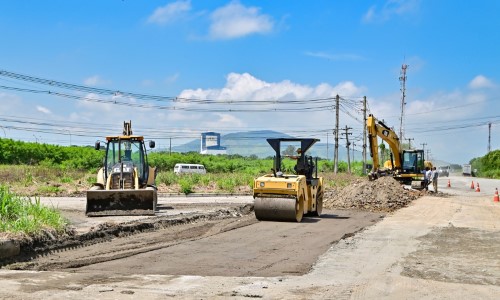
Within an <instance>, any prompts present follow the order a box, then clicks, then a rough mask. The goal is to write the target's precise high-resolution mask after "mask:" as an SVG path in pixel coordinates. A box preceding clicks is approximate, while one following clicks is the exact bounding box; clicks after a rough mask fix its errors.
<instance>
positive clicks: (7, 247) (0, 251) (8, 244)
mask: <svg viewBox="0 0 500 300" xmlns="http://www.w3.org/2000/svg"><path fill="white" fill-rule="evenodd" d="M19 253H21V246H20V245H19V243H18V242H16V241H13V240H0V258H7V257H12V256H16V255H19Z"/></svg>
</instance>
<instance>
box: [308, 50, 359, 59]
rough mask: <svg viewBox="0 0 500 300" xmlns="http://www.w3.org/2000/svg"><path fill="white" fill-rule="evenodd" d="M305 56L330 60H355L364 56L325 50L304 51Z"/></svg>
mask: <svg viewBox="0 0 500 300" xmlns="http://www.w3.org/2000/svg"><path fill="white" fill-rule="evenodd" d="M305 54H306V55H307V56H312V57H317V58H323V59H326V60H332V61H345V60H347V61H357V60H364V58H363V57H362V56H360V55H357V54H350V53H344V54H331V53H327V52H321V51H320V52H309V51H308V52H306V53H305Z"/></svg>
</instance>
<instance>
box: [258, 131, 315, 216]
mask: <svg viewBox="0 0 500 300" xmlns="http://www.w3.org/2000/svg"><path fill="white" fill-rule="evenodd" d="M318 141H319V139H299V138H273V139H267V142H268V143H269V145H271V147H272V148H273V149H274V151H275V152H276V155H275V157H274V168H273V169H271V170H272V174H266V175H263V176H261V177H258V178H256V179H255V180H254V185H253V198H254V212H255V217H256V218H257V219H258V220H261V221H291V222H300V221H302V217H303V216H313V217H319V216H321V211H322V209H323V191H324V190H323V178H322V177H318V172H317V169H316V165H317V158H316V160H315V161H313V158H312V157H311V156H309V155H306V152H307V150H309V149H310V148H311V147H312V146H313V145H314V144H315V143H316V142H318ZM282 143H300V150H301V151H299V153H298V155H297V156H292V158H294V159H297V164H296V166H295V167H294V170H295V174H284V173H283V172H282V167H281V162H282V154H281V145H282Z"/></svg>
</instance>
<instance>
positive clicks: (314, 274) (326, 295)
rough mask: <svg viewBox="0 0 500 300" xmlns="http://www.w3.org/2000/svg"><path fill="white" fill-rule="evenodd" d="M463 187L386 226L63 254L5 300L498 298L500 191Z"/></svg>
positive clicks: (455, 184) (272, 227) (347, 215)
mask: <svg viewBox="0 0 500 300" xmlns="http://www.w3.org/2000/svg"><path fill="white" fill-rule="evenodd" d="M460 180H462V178H461V177H457V178H453V177H452V187H451V188H449V189H448V190H447V187H446V183H447V180H446V179H444V180H441V181H440V188H441V191H443V192H445V193H446V194H445V195H444V197H436V196H425V197H422V198H420V199H418V200H416V201H414V202H413V203H412V204H411V205H410V206H408V207H406V208H403V209H400V210H398V211H396V212H395V213H393V214H390V215H387V216H386V217H385V218H382V219H381V218H378V216H379V214H371V215H364V216H363V215H362V214H361V215H357V213H356V212H351V211H329V212H327V213H328V215H327V217H326V218H322V219H320V220H318V219H311V220H310V221H309V222H304V223H301V224H293V223H275V222H257V221H255V219H253V218H252V214H250V215H245V214H244V213H243V212H242V214H241V216H238V215H237V214H236V215H235V214H234V213H227V214H226V213H220V218H219V219H217V218H216V217H214V218H213V219H210V218H209V219H207V220H204V221H200V222H192V223H187V224H184V225H181V226H171V227H166V228H164V229H160V230H156V231H152V232H149V233H143V234H137V235H131V236H128V237H126V238H121V239H114V240H112V241H108V242H103V243H102V244H94V245H91V246H88V247H81V248H77V249H74V250H72V251H61V252H58V253H54V254H52V255H47V256H44V257H40V258H38V259H37V260H36V263H35V264H33V265H32V266H28V267H29V268H34V269H37V268H41V269H48V270H50V271H45V272H40V271H26V270H25V271H14V270H5V269H1V270H0V298H9V299H25V298H30V299H63V298H64V299H67V298H78V299H83V298H94V299H95V298H99V299H137V298H141V299H142V298H148V299H164V298H166V297H177V298H180V299H213V298H220V299H222V298H236V299H244V298H266V299H332V298H341V299H347V298H351V299H380V298H391V299H401V298H405V299H426V298H432V299H450V298H458V299H460V298H461V299H497V298H498V295H500V251H499V250H498V245H499V241H500V230H499V229H500V204H499V203H494V202H493V201H492V197H493V191H494V190H490V191H488V189H491V188H492V187H494V186H495V185H497V184H498V183H499V181H488V182H486V181H484V182H481V187H482V191H481V192H475V191H471V190H470V188H467V186H466V184H467V182H468V180H469V179H464V180H463V181H460ZM469 184H470V183H469ZM483 186H484V187H483ZM498 186H500V184H498ZM171 206H172V207H174V208H175V205H174V204H171ZM237 206H238V205H237ZM232 209H235V207H232V208H230V209H227V211H228V212H230V211H234V210H232ZM174 210H175V209H174ZM240 211H241V210H240ZM169 217H171V218H173V217H175V216H169ZM379 219H380V221H379V222H376V220H379ZM362 222H365V223H362ZM375 222H376V223H375ZM369 223H375V224H374V225H373V226H369V227H366V228H365V229H364V230H361V231H359V232H357V233H356V234H355V235H352V236H349V235H348V236H344V239H340V237H341V236H342V232H345V233H348V232H356V231H357V230H358V229H359V228H361V227H363V226H365V225H366V224H369ZM144 237H147V238H144ZM339 239H340V240H339ZM337 241H338V242H337ZM110 249H112V250H113V251H112V253H109V252H108V251H109V250H110ZM122 249H125V250H126V251H125V252H121V250H122ZM127 251H129V252H128V253H127ZM130 251H131V252H130ZM134 251H136V252H134ZM72 253H75V254H76V253H78V255H73V254H72ZM123 253H125V254H123ZM107 256H108V257H109V256H112V258H111V259H108V258H106V257H107ZM99 257H105V259H101V261H102V262H100V263H96V262H97V261H94V262H92V261H91V260H92V259H94V258H96V259H97V258H99ZM89 260H90V263H86V262H89ZM62 262H66V263H62ZM82 262H84V263H82ZM311 266H312V267H311ZM75 267H79V268H75Z"/></svg>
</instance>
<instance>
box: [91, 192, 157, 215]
mask: <svg viewBox="0 0 500 300" xmlns="http://www.w3.org/2000/svg"><path fill="white" fill-rule="evenodd" d="M156 202H157V194H156V190H155V189H154V188H146V189H144V190H89V191H87V208H86V211H85V214H86V215H87V216H90V217H98V216H136V215H137V216H140V215H148V216H149V215H151V216H154V214H155V211H156Z"/></svg>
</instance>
